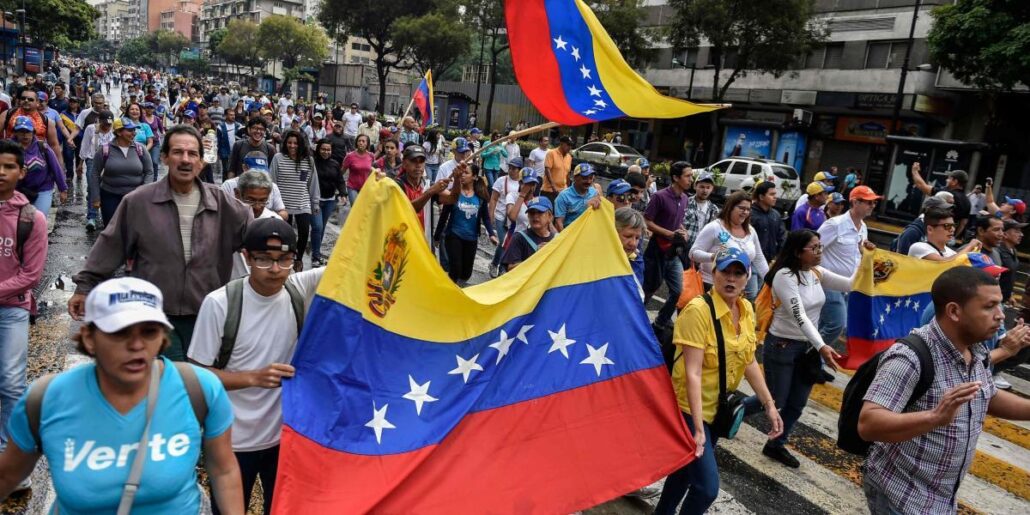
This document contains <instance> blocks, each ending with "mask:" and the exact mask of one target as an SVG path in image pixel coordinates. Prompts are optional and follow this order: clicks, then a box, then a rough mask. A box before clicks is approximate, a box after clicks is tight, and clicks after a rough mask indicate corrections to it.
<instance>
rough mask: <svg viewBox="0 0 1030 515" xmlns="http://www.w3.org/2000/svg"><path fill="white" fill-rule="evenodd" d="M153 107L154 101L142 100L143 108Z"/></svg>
mask: <svg viewBox="0 0 1030 515" xmlns="http://www.w3.org/2000/svg"><path fill="white" fill-rule="evenodd" d="M153 108H154V103H153V102H143V109H153Z"/></svg>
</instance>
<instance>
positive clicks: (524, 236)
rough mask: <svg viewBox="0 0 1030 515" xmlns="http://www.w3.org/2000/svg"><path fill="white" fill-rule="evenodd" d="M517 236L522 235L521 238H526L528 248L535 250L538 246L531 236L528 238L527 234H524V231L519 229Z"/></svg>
mask: <svg viewBox="0 0 1030 515" xmlns="http://www.w3.org/2000/svg"><path fill="white" fill-rule="evenodd" d="M519 236H522V239H523V240H526V244H527V245H529V248H531V249H533V252H536V251H537V250H538V249H539V248H540V247H539V246H538V245H537V244H536V242H535V241H533V238H530V237H529V235H528V234H526V231H519Z"/></svg>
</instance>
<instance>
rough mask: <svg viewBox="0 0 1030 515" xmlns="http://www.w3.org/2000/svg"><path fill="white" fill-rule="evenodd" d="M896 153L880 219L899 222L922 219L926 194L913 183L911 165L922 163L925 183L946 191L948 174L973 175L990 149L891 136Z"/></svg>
mask: <svg viewBox="0 0 1030 515" xmlns="http://www.w3.org/2000/svg"><path fill="white" fill-rule="evenodd" d="M887 141H888V142H889V143H890V145H891V147H892V151H893V156H892V159H891V166H890V170H889V173H887V180H886V183H885V184H886V186H885V187H884V188H882V189H877V191H882V192H883V196H884V201H883V203H882V204H881V205H880V213H881V215H883V216H885V217H887V218H893V219H896V220H899V221H909V220H912V219H913V218H915V217H916V216H918V215H919V208H920V206H921V205H922V203H923V196H924V195H923V192H922V191H920V190H919V189H918V188H916V187H915V185H914V184H913V183H912V178H911V173H912V165H913V164H914V163H916V162H919V163H920V166H921V168H922V169H923V171H922V175H923V179H925V180H926V182H927V183H928V184H930V185H931V186H934V187H939V188H942V189H943V188H944V185H945V183H946V182H947V175H948V172H951V171H952V170H965V171H967V172H969V171H970V169H971V165H972V163H973V162H974V161H979V160H980V154H981V153H982V152H983V151H984V150H986V149H987V145H984V144H983V143H967V142H964V141H952V140H942V139H931V138H919V137H913V136H888V137H887Z"/></svg>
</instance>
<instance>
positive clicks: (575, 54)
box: [572, 46, 579, 61]
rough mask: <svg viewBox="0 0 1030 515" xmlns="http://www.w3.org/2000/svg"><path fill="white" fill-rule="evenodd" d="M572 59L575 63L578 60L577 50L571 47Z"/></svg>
mask: <svg viewBox="0 0 1030 515" xmlns="http://www.w3.org/2000/svg"><path fill="white" fill-rule="evenodd" d="M572 57H573V58H575V59H576V60H577V61H578V60H579V49H578V48H576V47H575V46H573V47H572Z"/></svg>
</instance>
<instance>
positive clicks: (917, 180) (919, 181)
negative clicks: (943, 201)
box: [910, 161, 933, 195]
mask: <svg viewBox="0 0 1030 515" xmlns="http://www.w3.org/2000/svg"><path fill="white" fill-rule="evenodd" d="M922 169H923V166H922V165H921V164H919V161H916V162H915V163H912V173H911V174H910V175H911V176H912V185H913V186H915V187H916V188H918V189H919V191H922V192H923V195H933V186H930V185H929V184H927V183H926V180H925V179H923V176H922V174H920V173H919V172H920V171H921V170H922Z"/></svg>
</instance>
